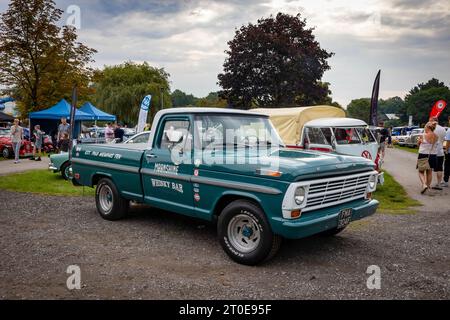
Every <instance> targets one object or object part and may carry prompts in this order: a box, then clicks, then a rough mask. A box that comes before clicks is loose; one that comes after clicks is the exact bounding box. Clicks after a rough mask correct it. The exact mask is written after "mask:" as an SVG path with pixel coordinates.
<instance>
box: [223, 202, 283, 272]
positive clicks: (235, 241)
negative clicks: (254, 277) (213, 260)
mask: <svg viewBox="0 0 450 320" xmlns="http://www.w3.org/2000/svg"><path fill="white" fill-rule="evenodd" d="M217 229H218V230H217V231H218V235H219V241H220V244H221V245H222V248H223V249H224V250H225V252H226V253H227V254H228V256H229V257H230V258H231V259H233V260H234V261H236V262H238V263H241V264H245V265H256V264H258V263H260V262H262V261H264V260H268V259H270V258H272V257H273V256H274V255H275V254H276V253H277V251H278V249H279V247H280V244H281V237H280V236H278V235H276V234H274V233H273V232H272V230H271V228H270V225H269V223H268V221H267V218H266V216H265V214H264V212H263V211H262V210H261V209H260V208H259V207H258V206H257V205H255V204H254V203H252V202H250V201H247V200H237V201H234V202H232V203H230V204H229V205H228V206H226V207H225V209H223V210H222V213H221V214H220V216H219V221H218V225H217Z"/></svg>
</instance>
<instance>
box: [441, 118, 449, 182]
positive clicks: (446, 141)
mask: <svg viewBox="0 0 450 320" xmlns="http://www.w3.org/2000/svg"><path fill="white" fill-rule="evenodd" d="M448 124H449V128H448V129H447V133H446V135H445V163H444V182H442V186H443V187H448V179H449V177H450V117H448Z"/></svg>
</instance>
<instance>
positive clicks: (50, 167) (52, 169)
mask: <svg viewBox="0 0 450 320" xmlns="http://www.w3.org/2000/svg"><path fill="white" fill-rule="evenodd" d="M48 170H51V171H58V168H57V167H55V165H54V164H53V163H52V162H50V163H49V164H48Z"/></svg>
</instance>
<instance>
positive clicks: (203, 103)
mask: <svg viewBox="0 0 450 320" xmlns="http://www.w3.org/2000/svg"><path fill="white" fill-rule="evenodd" d="M196 106H197V107H211V108H225V107H226V106H227V100H225V99H222V98H221V97H220V96H219V93H218V92H210V93H209V94H208V95H207V96H206V97H204V98H201V99H198V100H197V102H196Z"/></svg>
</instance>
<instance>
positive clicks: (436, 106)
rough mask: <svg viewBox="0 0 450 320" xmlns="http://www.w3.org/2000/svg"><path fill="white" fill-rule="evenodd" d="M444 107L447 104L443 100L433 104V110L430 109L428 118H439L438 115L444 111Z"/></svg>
mask: <svg viewBox="0 0 450 320" xmlns="http://www.w3.org/2000/svg"><path fill="white" fill-rule="evenodd" d="M446 106H447V102H445V100H439V101H437V102H436V103H435V104H434V106H433V109H431V112H430V118H431V117H439V115H440V114H441V113H442V111H444V109H445V107H446Z"/></svg>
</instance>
